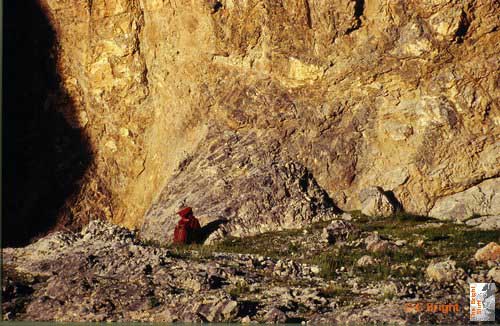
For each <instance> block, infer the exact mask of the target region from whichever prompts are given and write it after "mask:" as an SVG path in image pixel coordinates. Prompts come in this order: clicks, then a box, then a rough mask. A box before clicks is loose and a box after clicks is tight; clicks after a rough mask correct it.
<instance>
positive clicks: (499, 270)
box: [487, 266, 500, 284]
mask: <svg viewBox="0 0 500 326" xmlns="http://www.w3.org/2000/svg"><path fill="white" fill-rule="evenodd" d="M487 277H488V278H489V279H490V280H492V281H493V282H496V283H498V284H500V267H499V266H495V267H493V268H492V269H490V271H489V272H488V274H487Z"/></svg>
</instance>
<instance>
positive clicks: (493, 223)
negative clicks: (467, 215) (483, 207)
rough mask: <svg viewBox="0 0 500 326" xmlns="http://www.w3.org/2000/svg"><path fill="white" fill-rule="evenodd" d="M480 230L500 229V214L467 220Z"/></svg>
mask: <svg viewBox="0 0 500 326" xmlns="http://www.w3.org/2000/svg"><path fill="white" fill-rule="evenodd" d="M465 224H467V225H469V226H473V227H475V228H476V229H479V230H500V215H494V216H481V217H477V218H473V219H470V220H468V221H467V222H465Z"/></svg>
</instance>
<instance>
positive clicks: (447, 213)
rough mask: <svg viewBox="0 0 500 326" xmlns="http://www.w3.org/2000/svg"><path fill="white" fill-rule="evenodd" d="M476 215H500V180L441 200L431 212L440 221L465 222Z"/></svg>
mask: <svg viewBox="0 0 500 326" xmlns="http://www.w3.org/2000/svg"><path fill="white" fill-rule="evenodd" d="M475 214H477V215H500V178H495V179H490V180H486V181H483V182H481V183H480V184H478V185H476V186H474V187H472V188H469V189H467V190H465V191H462V192H459V193H456V194H453V195H451V196H446V197H443V198H440V199H438V200H437V201H436V204H435V205H434V207H433V208H432V209H431V211H430V212H429V216H432V217H435V218H438V219H440V220H454V221H464V220H466V219H468V218H469V217H471V216H473V215H475Z"/></svg>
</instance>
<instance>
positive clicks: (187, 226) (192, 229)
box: [174, 207, 201, 244]
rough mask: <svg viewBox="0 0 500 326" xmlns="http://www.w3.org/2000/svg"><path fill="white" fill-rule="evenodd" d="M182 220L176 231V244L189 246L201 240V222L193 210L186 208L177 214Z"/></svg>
mask: <svg viewBox="0 0 500 326" xmlns="http://www.w3.org/2000/svg"><path fill="white" fill-rule="evenodd" d="M177 214H179V215H180V217H181V219H180V220H179V222H178V223H177V226H176V227H175V230H174V243H176V244H189V243H194V242H196V241H197V240H198V238H199V232H200V229H201V226H200V222H199V221H198V219H197V218H196V217H194V214H193V209H192V208H191V207H186V208H183V209H181V210H180V211H178V212H177Z"/></svg>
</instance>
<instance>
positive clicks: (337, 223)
mask: <svg viewBox="0 0 500 326" xmlns="http://www.w3.org/2000/svg"><path fill="white" fill-rule="evenodd" d="M356 234H359V229H358V228H356V226H354V225H353V224H352V223H349V222H347V221H343V220H333V221H332V222H331V223H330V225H328V226H327V227H325V228H324V229H323V232H322V233H321V239H322V240H323V241H324V242H328V243H329V244H334V243H338V242H340V241H345V240H347V238H349V237H350V236H354V235H356Z"/></svg>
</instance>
